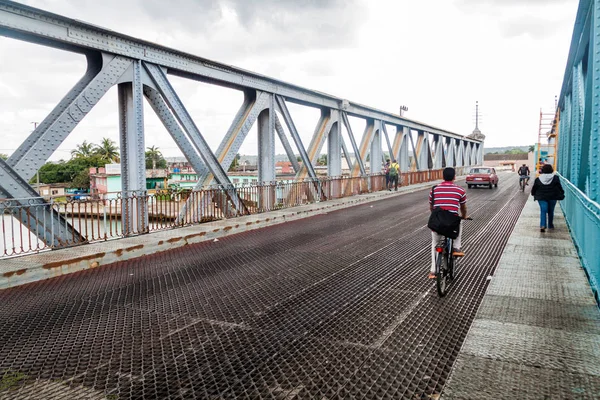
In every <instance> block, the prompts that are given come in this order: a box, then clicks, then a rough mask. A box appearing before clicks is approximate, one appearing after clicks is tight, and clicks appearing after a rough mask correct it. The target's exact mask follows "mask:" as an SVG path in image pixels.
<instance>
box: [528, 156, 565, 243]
mask: <svg viewBox="0 0 600 400" xmlns="http://www.w3.org/2000/svg"><path fill="white" fill-rule="evenodd" d="M541 172H542V173H541V174H540V176H539V177H538V178H536V179H535V182H534V183H533V187H532V188H531V195H532V196H533V198H534V199H535V200H537V202H538V204H539V205H540V232H546V226H547V227H548V228H549V229H554V207H555V206H556V202H557V201H558V200H563V199H564V198H565V191H564V190H563V187H562V185H561V184H560V178H559V177H558V176H556V175H554V174H553V172H554V169H553V168H552V165H550V164H544V165H543V166H542V171H541ZM546 222H548V225H546Z"/></svg>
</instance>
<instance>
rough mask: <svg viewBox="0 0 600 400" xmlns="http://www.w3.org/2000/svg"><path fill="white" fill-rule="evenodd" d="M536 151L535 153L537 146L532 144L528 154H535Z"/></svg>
mask: <svg viewBox="0 0 600 400" xmlns="http://www.w3.org/2000/svg"><path fill="white" fill-rule="evenodd" d="M534 151H535V144H532V145H531V146H529V150H527V152H529V153H533V152H534Z"/></svg>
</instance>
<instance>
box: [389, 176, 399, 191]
mask: <svg viewBox="0 0 600 400" xmlns="http://www.w3.org/2000/svg"><path fill="white" fill-rule="evenodd" d="M392 186H394V187H395V190H398V175H390V187H389V188H390V190H391V189H392Z"/></svg>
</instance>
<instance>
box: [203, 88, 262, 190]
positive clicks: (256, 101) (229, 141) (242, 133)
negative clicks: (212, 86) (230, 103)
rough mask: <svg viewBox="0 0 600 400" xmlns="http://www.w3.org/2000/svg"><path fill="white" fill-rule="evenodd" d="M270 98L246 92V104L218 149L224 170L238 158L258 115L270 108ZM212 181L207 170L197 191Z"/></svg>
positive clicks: (243, 104)
mask: <svg viewBox="0 0 600 400" xmlns="http://www.w3.org/2000/svg"><path fill="white" fill-rule="evenodd" d="M270 97H271V95H270V94H268V93H264V92H258V93H256V92H252V91H245V92H244V102H243V103H242V106H241V107H240V109H239V110H238V112H237V114H236V116H235V118H234V119H233V121H232V123H231V126H230V127H229V129H228V130H227V133H226V134H225V137H224V138H223V140H222V141H221V144H220V145H219V148H218V149H217V153H216V157H217V160H219V163H220V164H221V167H222V168H223V169H224V170H226V171H227V170H228V169H229V166H230V165H231V163H232V162H233V160H234V159H235V157H236V156H237V154H238V152H239V150H240V147H241V146H242V144H243V143H244V140H245V139H246V137H247V136H248V132H249V131H250V129H252V125H254V122H256V119H257V118H258V114H259V113H260V112H261V111H263V110H264V109H265V108H268V107H269V102H270ZM212 181H213V175H212V174H211V173H210V172H209V171H208V170H207V171H205V172H204V173H203V174H199V175H198V184H197V185H196V187H195V189H196V190H199V189H201V188H202V187H203V186H207V185H210V184H211V183H212Z"/></svg>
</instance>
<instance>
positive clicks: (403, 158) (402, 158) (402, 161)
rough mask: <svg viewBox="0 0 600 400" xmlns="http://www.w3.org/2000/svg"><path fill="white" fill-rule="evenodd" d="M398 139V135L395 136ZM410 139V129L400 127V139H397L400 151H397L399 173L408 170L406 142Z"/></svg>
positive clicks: (408, 160) (408, 159) (408, 161)
mask: <svg viewBox="0 0 600 400" xmlns="http://www.w3.org/2000/svg"><path fill="white" fill-rule="evenodd" d="M396 138H398V134H396ZM409 139H410V128H408V127H402V138H401V139H399V143H400V149H399V151H398V158H397V160H398V165H400V171H402V172H408V171H409V170H410V157H409V151H408V142H409Z"/></svg>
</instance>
